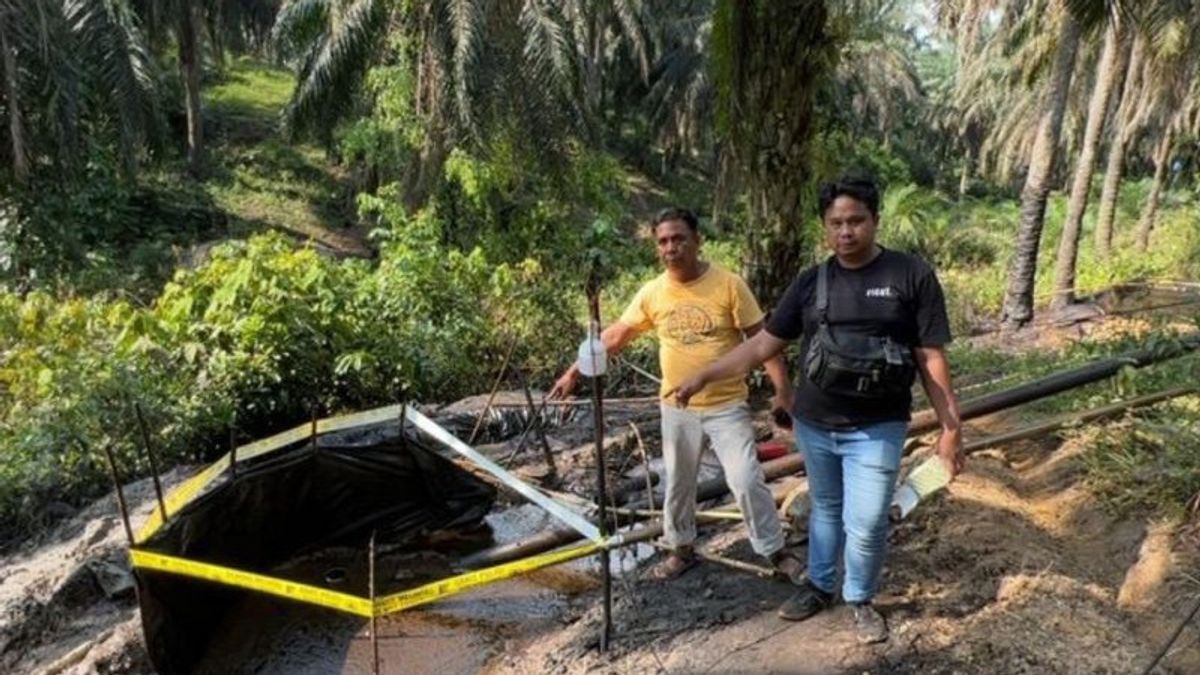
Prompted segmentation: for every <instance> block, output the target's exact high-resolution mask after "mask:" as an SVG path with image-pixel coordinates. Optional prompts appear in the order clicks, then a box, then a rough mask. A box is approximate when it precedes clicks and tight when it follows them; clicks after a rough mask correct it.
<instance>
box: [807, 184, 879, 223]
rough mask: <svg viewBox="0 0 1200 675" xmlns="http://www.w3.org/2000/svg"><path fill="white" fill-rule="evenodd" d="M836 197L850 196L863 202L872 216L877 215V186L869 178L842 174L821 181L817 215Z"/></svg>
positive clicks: (822, 212)
mask: <svg viewBox="0 0 1200 675" xmlns="http://www.w3.org/2000/svg"><path fill="white" fill-rule="evenodd" d="M838 197H850V198H851V199H856V200H858V201H860V202H862V203H863V205H864V206H866V207H867V210H868V211H870V212H871V215H872V216H875V217H876V218H878V217H879V186H877V185H876V184H875V181H873V180H871V179H870V178H857V177H849V176H843V177H841V178H839V179H837V180H835V181H830V182H828V183H822V184H821V188H820V189H819V190H818V191H817V208H818V215H820V216H821V217H822V218H824V217H825V212H826V211H828V210H829V207H830V206H831V205H832V204H833V200H835V199H837V198H838Z"/></svg>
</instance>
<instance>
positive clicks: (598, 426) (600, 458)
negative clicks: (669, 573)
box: [588, 276, 612, 653]
mask: <svg viewBox="0 0 1200 675" xmlns="http://www.w3.org/2000/svg"><path fill="white" fill-rule="evenodd" d="M588 304H589V305H590V306H591V314H592V322H591V330H590V331H589V333H588V339H589V340H590V339H591V338H592V337H593V336H595V337H596V338H599V336H600V285H599V283H598V282H597V281H596V279H595V276H593V277H592V279H591V280H589V282H588ZM594 370H595V369H594V368H593V371H594ZM603 405H604V376H603V375H599V374H597V375H596V376H595V377H593V378H592V411H593V414H594V421H593V424H594V425H595V437H596V489H597V491H598V492H599V494H597V495H596V503H597V504H598V505H599V507H600V512H599V513H600V535H601V536H604V537H607V536H608V506H607V505H608V488H607V485H606V479H605V475H604V474H605V466H604V407H603ZM600 566H601V567H602V568H603V577H602V579H603V591H604V625H603V626H602V627H601V629H600V652H601V653H604V652H607V651H608V642H609V637H610V635H611V633H612V569H611V568H610V567H609V551H608V548H602V549H600Z"/></svg>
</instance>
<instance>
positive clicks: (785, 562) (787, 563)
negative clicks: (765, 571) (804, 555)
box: [770, 548, 805, 586]
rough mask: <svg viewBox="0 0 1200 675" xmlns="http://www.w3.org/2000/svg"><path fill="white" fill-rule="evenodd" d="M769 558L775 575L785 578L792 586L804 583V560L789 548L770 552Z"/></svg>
mask: <svg viewBox="0 0 1200 675" xmlns="http://www.w3.org/2000/svg"><path fill="white" fill-rule="evenodd" d="M770 560H771V566H772V567H774V568H775V574H776V575H777V576H780V577H783V578H784V579H787V580H788V583H790V584H792V585H793V586H803V585H804V579H805V578H804V571H805V565H804V561H803V560H801V559H800V556H798V555H796V554H795V552H793V551H792V550H791V549H788V548H781V549H779V550H778V551H776V552H774V553H772V554H771V557H770Z"/></svg>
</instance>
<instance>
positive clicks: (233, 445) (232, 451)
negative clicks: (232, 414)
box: [229, 421, 237, 480]
mask: <svg viewBox="0 0 1200 675" xmlns="http://www.w3.org/2000/svg"><path fill="white" fill-rule="evenodd" d="M229 473H230V475H231V476H233V479H234V480H237V428H236V427H234V426H233V422H232V421H230V423H229Z"/></svg>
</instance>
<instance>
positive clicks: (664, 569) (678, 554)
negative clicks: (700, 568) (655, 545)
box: [650, 546, 700, 581]
mask: <svg viewBox="0 0 1200 675" xmlns="http://www.w3.org/2000/svg"><path fill="white" fill-rule="evenodd" d="M699 563H700V560H699V559H698V558H697V557H696V552H695V550H694V549H692V547H691V546H680V547H679V548H677V549H675V550H674V551H671V552H670V553H668V554H667V557H666V558H665V559H664V560H663V561H662V562H660V563H658V564H657V565H655V566H654V568H653V569H651V570H650V578H651V579H654V580H656V581H668V580H670V579H675V578H677V577H679V576H680V575H681V574H683V573H684V572H686V571H688V570H690V569H692V568H693V567H695V566H696V565H697V564H699Z"/></svg>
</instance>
